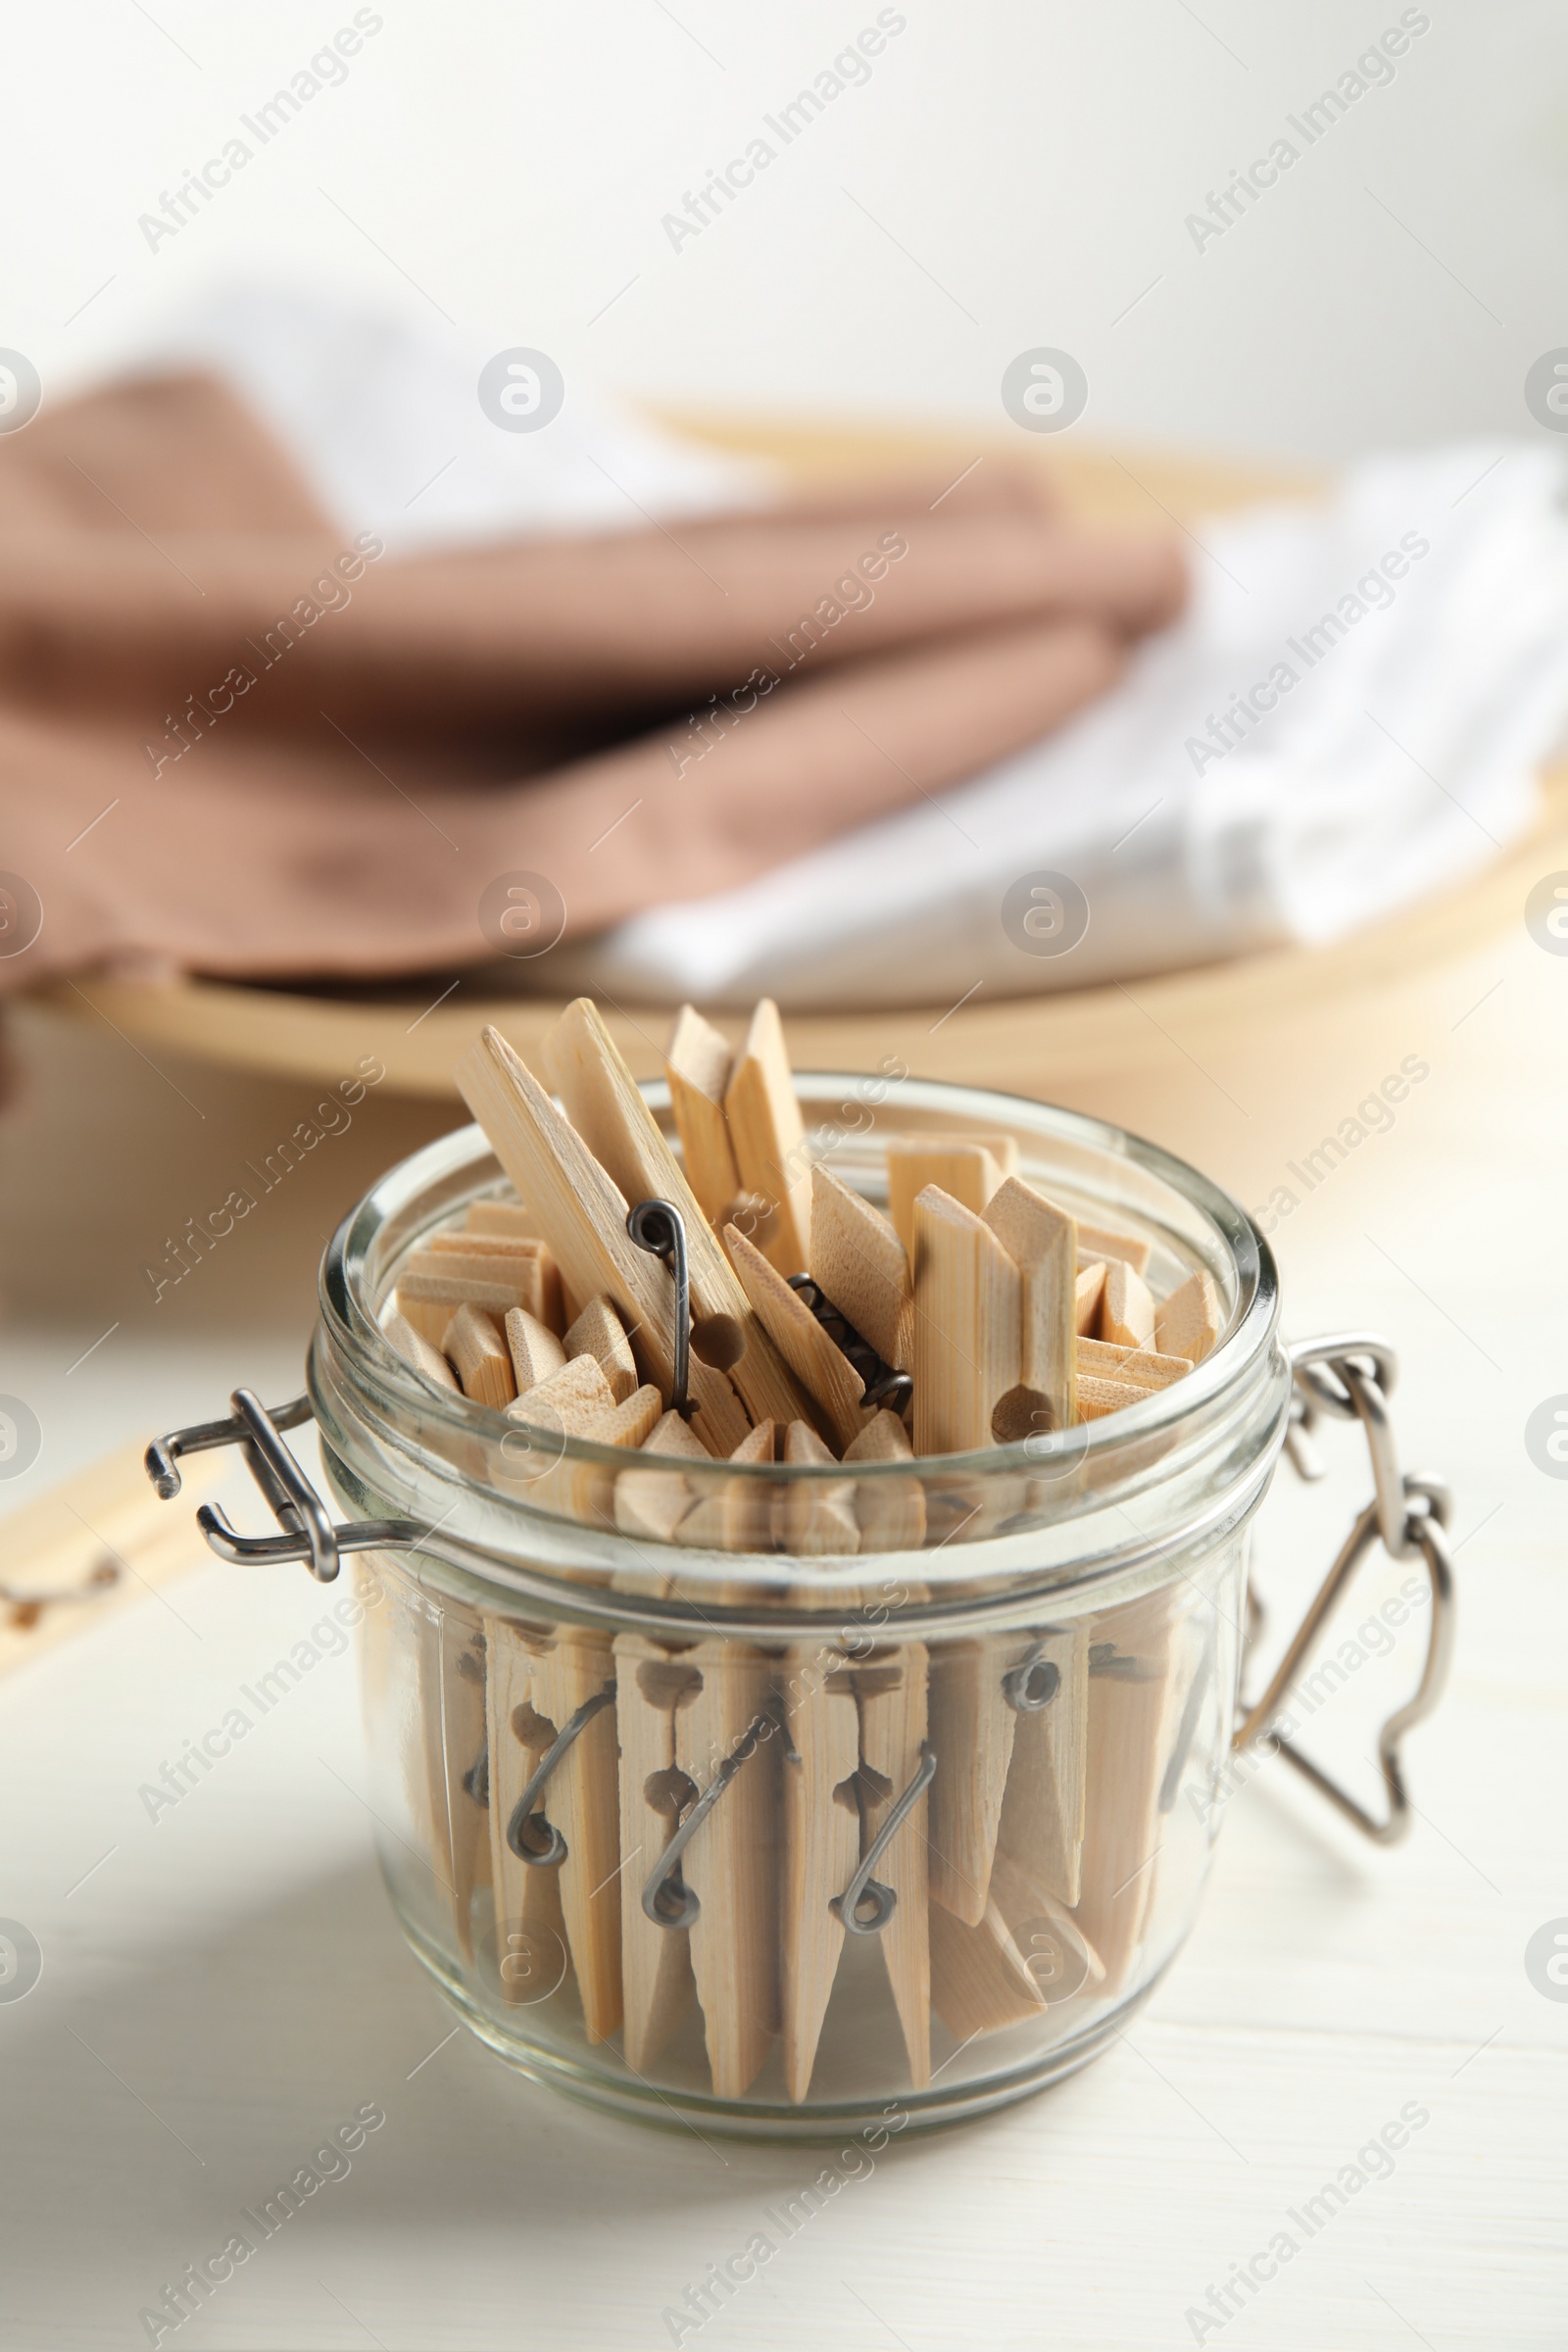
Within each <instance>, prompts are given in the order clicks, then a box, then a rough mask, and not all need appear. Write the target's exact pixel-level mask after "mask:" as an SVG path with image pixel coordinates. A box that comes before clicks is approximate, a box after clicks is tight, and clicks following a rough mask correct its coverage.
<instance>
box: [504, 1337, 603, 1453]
mask: <svg viewBox="0 0 1568 2352" xmlns="http://www.w3.org/2000/svg"><path fill="white" fill-rule="evenodd" d="M614 1401H615V1399H614V1397H613V1393H612V1391H611V1386H610V1383H609V1381H608V1380H606V1378H605V1375H604V1371H603V1368H602V1367H601V1365H600V1362H599V1359H598V1357H597V1356H592V1355H574V1356H571V1357H569V1358H568V1360H567V1361H566V1362H565V1363H564V1364H563V1365H562V1367H561V1370H560V1371H559V1372H552V1373H551V1374H550V1375H549V1376H548V1378H547V1379H544V1380H541V1381H538V1382H536V1383H535V1385H534V1386H533V1387H532V1388H531V1389H528V1390H526V1391H525V1392H524V1394H523V1395H522V1396H520V1397H516V1398H515V1400H514V1402H513V1403H511V1404H509V1405H508V1406H507V1407H506V1414H507V1419H508V1420H509V1421H522V1422H526V1423H527V1425H528V1426H529V1427H530V1428H532V1429H546V1430H554V1431H557V1432H558V1433H560V1434H561V1435H563V1436H564V1437H568V1438H583V1437H586V1436H587V1434H588V1432H589V1430H590V1429H591V1428H592V1426H593V1424H594V1423H595V1422H596V1421H601V1420H603V1419H604V1417H605V1415H606V1414H607V1413H608V1412H610V1411H611V1409H612V1408H613V1404H614Z"/></svg>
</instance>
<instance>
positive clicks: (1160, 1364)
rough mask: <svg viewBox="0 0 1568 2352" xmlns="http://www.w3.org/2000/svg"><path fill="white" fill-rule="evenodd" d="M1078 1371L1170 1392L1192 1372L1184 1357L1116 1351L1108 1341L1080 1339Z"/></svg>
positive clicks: (1131, 1350) (1145, 1351)
mask: <svg viewBox="0 0 1568 2352" xmlns="http://www.w3.org/2000/svg"><path fill="white" fill-rule="evenodd" d="M1076 1354H1077V1358H1078V1371H1079V1376H1080V1378H1081V1377H1082V1376H1083V1374H1085V1373H1086V1372H1087V1373H1098V1375H1099V1376H1100V1378H1101V1379H1102V1380H1127V1381H1131V1382H1133V1383H1134V1385H1135V1386H1136V1387H1138V1388H1141V1389H1168V1388H1169V1387H1170V1385H1171V1382H1172V1381H1174V1380H1181V1379H1182V1378H1183V1377H1184V1375H1185V1374H1187V1373H1189V1372H1190V1371H1191V1370H1192V1368H1193V1367H1192V1365H1191V1364H1190V1363H1189V1362H1188V1360H1187V1358H1186V1356H1185V1355H1158V1354H1152V1353H1151V1352H1150V1350H1149V1349H1148V1348H1117V1347H1114V1346H1113V1345H1112V1344H1111V1342H1110V1341H1108V1340H1079V1341H1078V1342H1077V1344H1076Z"/></svg>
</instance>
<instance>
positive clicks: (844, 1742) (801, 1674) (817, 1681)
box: [781, 1643, 860, 2102]
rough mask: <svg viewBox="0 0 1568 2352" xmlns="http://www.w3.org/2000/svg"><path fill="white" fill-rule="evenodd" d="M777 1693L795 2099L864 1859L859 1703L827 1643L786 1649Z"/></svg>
mask: <svg viewBox="0 0 1568 2352" xmlns="http://www.w3.org/2000/svg"><path fill="white" fill-rule="evenodd" d="M783 1701H784V1720H785V1725H786V1727H787V1730H788V1735H789V1740H790V1742H791V1745H792V1747H793V1748H794V1751H795V1752H794V1753H793V1754H788V1753H787V1754H786V1755H785V1758H784V1762H783V1767H782V1771H783V1782H784V1880H783V1887H782V1890H781V1908H782V1913H783V1919H782V1926H783V1937H784V1984H783V2012H784V2086H785V2089H786V2091H787V2093H788V2095H789V2097H790V2098H791V2099H793V2100H795V2101H796V2102H799V2101H800V2100H802V2099H804V2098H805V2097H806V2095H807V2092H808V2091H809V2089H810V2086H811V2069H812V2067H813V2065H814V2064H815V2061H816V2049H817V2043H818V2042H819V2041H820V2039H821V2036H822V2021H823V2019H824V2018H825V2017H826V2015H827V2005H828V2000H829V1997H830V1996H831V1994H832V1990H833V1980H834V1977H835V1976H836V1975H837V1973H838V1965H839V1960H840V1958H841V1956H842V1954H843V1950H844V1926H843V1922H842V1921H841V1920H840V1918H839V1916H838V1914H837V1912H835V1911H834V1910H833V1908H832V1905H833V1903H834V1901H835V1900H836V1899H837V1897H838V1896H840V1895H842V1894H843V1892H844V1890H845V1888H846V1887H848V1886H849V1883H850V1881H851V1880H852V1879H853V1878H854V1876H855V1873H856V1869H857V1866H858V1862H859V1859H860V1808H859V1798H858V1789H857V1783H856V1775H857V1773H858V1770H859V1761H860V1728H859V1712H858V1703H857V1700H856V1694H855V1679H854V1676H853V1674H852V1673H851V1671H850V1661H849V1659H848V1657H847V1655H846V1654H845V1652H844V1651H842V1650H841V1649H839V1648H837V1647H836V1646H834V1645H832V1644H828V1643H818V1644H815V1645H803V1646H800V1647H796V1648H793V1649H790V1650H788V1651H786V1653H785V1660H784V1691H783Z"/></svg>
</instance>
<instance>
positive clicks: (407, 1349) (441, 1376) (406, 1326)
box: [382, 1314, 458, 1390]
mask: <svg viewBox="0 0 1568 2352" xmlns="http://www.w3.org/2000/svg"><path fill="white" fill-rule="evenodd" d="M382 1329H383V1330H384V1331H385V1334H386V1337H387V1339H388V1340H389V1341H390V1342H391V1344H392V1346H393V1347H394V1348H396V1349H397V1351H398V1353H399V1355H401V1356H402V1358H403V1360H404V1362H405V1363H406V1364H412V1365H413V1367H414V1369H415V1371H416V1372H422V1373H423V1374H424V1377H425V1379H426V1380H431V1381H434V1383H435V1385H436V1387H437V1388H438V1389H454V1390H455V1389H456V1388H457V1385H458V1376H457V1374H456V1373H455V1372H454V1371H453V1369H452V1366H451V1365H450V1364H449V1363H448V1362H447V1359H446V1357H445V1356H444V1355H443V1354H442V1352H441V1350H440V1348H432V1347H431V1345H430V1343H429V1341H428V1340H427V1339H425V1337H424V1336H423V1334H422V1333H421V1332H417V1331H416V1330H415V1328H414V1325H413V1324H412V1323H411V1322H410V1321H409V1318H408V1316H407V1315H397V1314H392V1315H388V1317H387V1319H386V1322H385V1323H384V1325H383V1326H382Z"/></svg>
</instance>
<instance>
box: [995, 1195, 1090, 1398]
mask: <svg viewBox="0 0 1568 2352" xmlns="http://www.w3.org/2000/svg"><path fill="white" fill-rule="evenodd" d="M981 1215H982V1218H983V1221H984V1222H985V1223H986V1224H987V1225H989V1226H990V1228H991V1230H992V1232H993V1233H994V1234H995V1235H996V1237H997V1239H998V1241H999V1242H1001V1244H1002V1246H1003V1248H1004V1249H1005V1250H1006V1252H1007V1254H1008V1256H1009V1257H1010V1258H1011V1259H1012V1261H1013V1263H1014V1265H1015V1266H1016V1267H1017V1269H1018V1274H1019V1278H1020V1282H1021V1284H1022V1291H1023V1299H1022V1314H1021V1319H1020V1325H1019V1329H1020V1357H1019V1365H1018V1378H1019V1386H1020V1388H1021V1389H1022V1390H1023V1391H1024V1394H1025V1397H1027V1398H1030V1399H1033V1398H1038V1399H1039V1404H1038V1405H1033V1404H1031V1405H1029V1406H1026V1407H1025V1406H1020V1411H1019V1412H1018V1413H1016V1414H1015V1415H1014V1416H1013V1417H1014V1420H1015V1422H1016V1421H1018V1420H1020V1419H1021V1418H1022V1414H1023V1412H1024V1411H1025V1410H1026V1411H1027V1413H1028V1418H1029V1421H1030V1424H1031V1428H1036V1427H1038V1428H1044V1429H1048V1430H1052V1429H1071V1427H1072V1426H1073V1423H1074V1422H1075V1421H1076V1420H1077V1418H1078V1411H1077V1395H1076V1391H1077V1359H1076V1355H1075V1340H1076V1333H1075V1324H1076V1315H1077V1282H1078V1229H1077V1227H1076V1225H1075V1224H1074V1223H1073V1220H1072V1218H1071V1217H1069V1216H1068V1215H1067V1214H1066V1212H1065V1210H1063V1209H1059V1208H1057V1207H1056V1205H1055V1203H1054V1201H1048V1200H1047V1199H1046V1197H1045V1195H1044V1194H1043V1193H1038V1192H1036V1190H1035V1188H1034V1186H1033V1185H1029V1184H1025V1183H1024V1182H1023V1181H1022V1179H1021V1178H1020V1177H1017V1176H1007V1177H1005V1178H1004V1179H1003V1182H1002V1183H1001V1184H1000V1185H999V1186H998V1188H997V1190H996V1192H994V1193H993V1194H992V1196H991V1199H990V1200H989V1201H987V1202H986V1205H985V1207H984V1209H983V1210H982V1212H981ZM1019 1434H1021V1435H1024V1436H1027V1435H1029V1434H1030V1432H1029V1430H1022V1431H1020V1432H1019Z"/></svg>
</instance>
